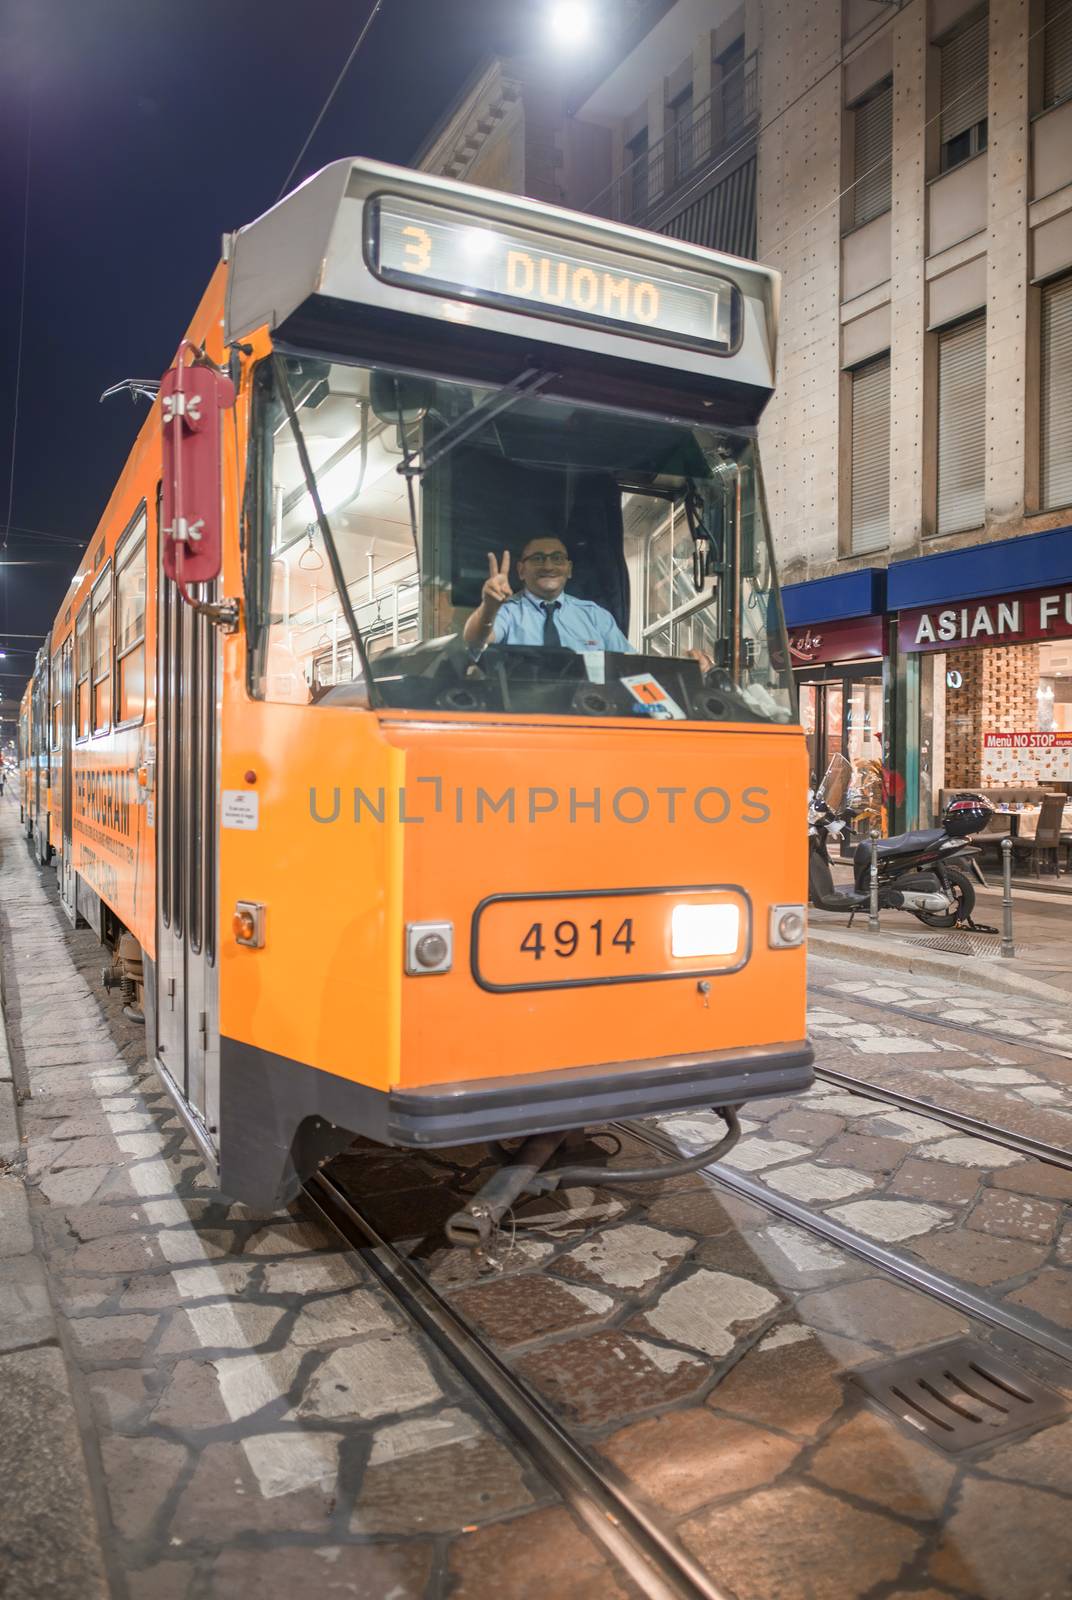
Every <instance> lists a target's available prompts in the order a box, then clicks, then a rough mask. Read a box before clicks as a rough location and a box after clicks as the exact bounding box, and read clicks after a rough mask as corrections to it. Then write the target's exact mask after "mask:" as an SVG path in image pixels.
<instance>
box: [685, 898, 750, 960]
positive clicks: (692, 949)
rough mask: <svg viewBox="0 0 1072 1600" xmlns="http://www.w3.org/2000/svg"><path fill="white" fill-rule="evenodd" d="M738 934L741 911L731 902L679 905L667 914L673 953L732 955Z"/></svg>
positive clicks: (739, 931)
mask: <svg viewBox="0 0 1072 1600" xmlns="http://www.w3.org/2000/svg"><path fill="white" fill-rule="evenodd" d="M740 937H741V912H740V908H739V907H738V906H733V905H707V906H696V905H691V906H690V905H681V906H675V907H674V909H673V911H672V912H671V914H670V953H671V955H674V956H732V955H733V954H734V952H735V951H736V949H737V946H738V943H739V942H740Z"/></svg>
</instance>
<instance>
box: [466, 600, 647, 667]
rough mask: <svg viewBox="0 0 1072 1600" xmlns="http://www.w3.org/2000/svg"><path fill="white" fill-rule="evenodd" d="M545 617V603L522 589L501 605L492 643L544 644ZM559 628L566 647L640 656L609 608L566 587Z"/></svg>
mask: <svg viewBox="0 0 1072 1600" xmlns="http://www.w3.org/2000/svg"><path fill="white" fill-rule="evenodd" d="M544 618H545V613H544V609H543V602H542V601H540V600H537V599H536V597H535V595H531V594H529V591H528V590H527V589H522V591H521V593H520V594H515V595H514V596H513V597H512V599H510V600H505V601H504V602H503V604H502V605H501V606H500V607H499V614H498V616H497V617H496V618H495V622H494V625H493V627H492V630H491V637H490V639H489V641H488V643H489V644H528V645H537V646H540V645H542V644H543V625H544ZM555 628H556V629H557V631H558V637H559V638H560V639H561V640H562V647H563V649H565V650H578V651H584V650H618V651H621V652H622V653H623V654H625V655H631V656H633V655H636V651H635V650H634V649H633V646H632V645H631V644H630V643H629V640H628V639H627V638H626V637H625V634H624V633H623V632H622V630H621V628H619V626H618V624H617V623H616V622H615V620H614V618H613V617H612V616H611V614H610V612H609V611H607V610H605V609H604V608H603V606H599V605H596V603H595V601H594V600H575V599H574V598H573V596H572V595H571V594H566V592H565V590H563V592H562V593H561V594H560V595H559V597H558V610H557V611H556V612H555Z"/></svg>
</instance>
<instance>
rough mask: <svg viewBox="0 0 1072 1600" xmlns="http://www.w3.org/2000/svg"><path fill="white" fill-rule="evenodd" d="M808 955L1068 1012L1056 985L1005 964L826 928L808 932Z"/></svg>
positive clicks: (1066, 1000)
mask: <svg viewBox="0 0 1072 1600" xmlns="http://www.w3.org/2000/svg"><path fill="white" fill-rule="evenodd" d="M808 953H809V954H810V955H814V956H829V957H832V958H833V959H835V960H837V959H839V958H842V959H845V960H849V961H856V962H859V960H860V957H861V956H865V957H869V958H870V963H869V964H874V965H878V964H881V965H882V966H883V967H889V968H892V969H894V970H895V971H897V972H914V973H916V974H917V975H918V976H919V977H929V978H947V979H953V980H954V981H956V982H957V983H967V984H973V985H976V986H978V987H980V988H984V989H989V990H990V991H991V993H993V992H994V991H997V992H998V993H999V994H1009V995H1018V996H1021V997H1024V998H1029V999H1033V1000H1047V1001H1049V1002H1050V1004H1051V1005H1058V1006H1060V1007H1061V1008H1062V1009H1064V1010H1067V1009H1068V1008H1069V1004H1070V1001H1072V996H1070V995H1069V994H1068V993H1067V992H1066V991H1065V990H1064V989H1059V988H1057V986H1056V984H1052V983H1043V981H1042V980H1041V979H1040V978H1028V977H1026V976H1024V975H1023V974H1021V973H1018V972H1010V971H1008V970H1007V967H1006V966H1005V964H1004V963H999V962H997V961H980V960H979V959H978V957H976V956H969V957H967V958H964V957H961V956H953V955H944V954H943V953H942V952H941V951H940V950H918V949H913V948H912V947H911V946H910V945H907V944H902V943H901V942H900V940H898V939H890V938H884V937H883V936H882V934H880V933H878V934H875V933H860V934H854V933H849V932H848V931H847V930H846V931H845V932H840V931H835V930H832V929H827V928H822V929H819V928H810V929H809V930H808Z"/></svg>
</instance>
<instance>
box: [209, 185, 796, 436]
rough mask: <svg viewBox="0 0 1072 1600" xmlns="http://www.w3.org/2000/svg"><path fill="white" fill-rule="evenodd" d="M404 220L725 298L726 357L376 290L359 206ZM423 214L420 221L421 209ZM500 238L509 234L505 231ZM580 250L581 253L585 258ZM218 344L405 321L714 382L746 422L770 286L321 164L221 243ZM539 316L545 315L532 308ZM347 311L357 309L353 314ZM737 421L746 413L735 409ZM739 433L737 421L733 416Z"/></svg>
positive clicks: (473, 193)
mask: <svg viewBox="0 0 1072 1600" xmlns="http://www.w3.org/2000/svg"><path fill="white" fill-rule="evenodd" d="M371 201H378V202H379V203H380V205H381V206H383V205H385V204H390V205H391V206H393V207H395V208H396V209H397V207H399V206H401V207H403V208H404V207H406V206H412V207H414V208H415V210H414V216H415V218H416V219H417V220H418V221H420V220H422V219H423V220H425V221H426V222H427V221H428V219H429V218H437V219H439V218H445V219H446V220H447V224H448V227H449V226H450V225H451V224H453V225H455V226H456V225H457V224H459V223H465V224H470V223H471V224H473V225H475V226H477V227H481V226H482V227H483V228H484V229H486V230H494V229H495V228H498V229H501V230H505V234H506V239H505V243H506V244H510V243H520V244H523V245H524V246H525V247H526V249H528V250H530V251H533V252H536V253H537V255H536V259H539V254H538V253H539V252H541V251H549V252H551V253H552V259H553V260H554V261H555V262H557V261H560V260H563V259H565V252H567V251H569V252H570V255H569V259H571V260H573V261H580V262H582V263H585V262H587V263H590V264H591V265H592V266H595V267H596V268H597V269H601V270H605V271H615V270H616V271H619V272H621V273H624V274H629V273H630V272H632V274H633V275H634V277H635V278H636V279H637V281H639V277H640V276H643V275H645V274H648V275H650V276H651V277H652V279H653V280H654V281H655V282H656V283H659V284H662V285H663V286H665V288H666V289H667V291H668V294H669V295H670V296H673V295H674V293H675V291H676V289H677V287H678V286H684V288H683V292H684V293H685V294H686V295H687V294H689V293H691V294H692V295H693V296H694V297H695V296H697V295H699V296H701V297H702V295H703V293H704V286H705V285H706V286H708V287H709V288H711V289H717V287H718V286H719V285H721V286H722V288H723V290H724V289H725V286H726V285H727V284H728V285H730V286H732V289H731V298H732V302H733V305H734V338H733V341H732V346H733V347H732V348H726V349H713V348H710V347H708V348H704V347H703V345H702V343H700V342H698V341H696V340H694V339H692V338H691V336H689V335H688V334H687V333H686V334H684V335H681V336H678V337H675V336H672V335H668V334H667V333H666V332H665V331H663V330H660V329H652V328H650V327H643V326H641V324H640V322H639V321H637V320H635V319H631V320H630V321H628V323H623V322H621V321H618V322H611V321H609V320H608V319H600V320H597V319H588V320H587V321H585V320H584V319H581V320H573V319H572V318H571V316H570V315H569V314H568V313H567V314H566V315H565V316H563V315H561V314H559V313H557V312H556V311H555V309H554V308H553V307H547V302H546V300H545V301H544V304H542V305H537V304H534V303H529V304H527V305H525V306H524V307H520V306H519V305H518V303H517V302H516V301H515V302H513V303H510V304H505V303H504V302H503V299H502V297H498V298H496V297H495V296H492V297H491V298H490V299H489V298H484V297H483V296H482V292H481V291H480V290H479V289H477V290H475V291H474V290H468V291H463V290H462V289H461V288H460V287H458V286H457V285H456V284H454V283H452V284H451V285H448V286H444V287H438V288H436V287H433V288H432V290H431V292H429V286H428V285H426V284H419V283H416V282H415V280H414V279H413V278H412V277H410V278H409V279H408V281H400V280H399V277H398V276H397V275H395V276H394V277H393V278H392V279H391V281H385V276H387V275H385V274H384V273H381V272H378V271H376V270H374V268H373V264H372V263H371V260H370V248H369V245H368V227H367V224H368V220H369V213H370V209H371V210H372V211H374V210H375V208H374V207H373V208H370V207H369V204H368V203H369V202H371ZM422 207H424V208H429V209H427V210H424V211H422V210H421V208H422ZM512 230H516V232H513V231H512ZM586 252H591V254H590V255H586V254H585V253H586ZM228 259H229V273H228V286H227V306H226V318H225V332H226V338H227V340H228V341H230V340H234V339H240V338H242V337H244V336H246V335H248V334H250V333H252V332H253V331H254V330H255V329H257V328H260V327H264V326H267V327H268V328H269V330H270V331H271V332H272V334H273V335H274V336H275V337H276V338H277V340H278V342H280V343H282V344H287V343H291V344H293V345H296V346H300V345H301V344H302V343H303V342H305V341H306V340H307V339H308V338H310V337H312V338H314V340H315V342H318V343H323V342H325V341H327V340H329V339H330V336H331V335H330V329H331V324H332V323H334V324H335V326H338V325H339V324H344V325H347V326H350V327H353V326H355V325H356V326H360V325H362V324H364V325H365V326H367V327H375V328H376V329H378V330H380V331H382V330H383V329H384V328H385V327H386V326H388V325H392V324H393V325H395V326H396V327H397V326H398V325H399V322H400V316H401V318H403V319H406V320H407V321H408V323H409V325H410V326H411V327H412V319H414V318H419V319H421V320H420V325H421V327H422V330H423V336H424V337H425V338H426V339H428V338H433V339H434V338H436V336H437V335H438V337H439V338H440V339H441V340H443V341H444V342H446V341H448V340H451V341H453V342H454V344H455V346H457V345H458V344H459V342H460V341H464V340H465V339H466V337H467V338H468V340H469V341H470V343H472V342H473V341H476V340H478V339H484V340H485V341H487V340H488V338H489V336H490V337H491V338H494V337H495V336H500V337H499V338H498V343H499V344H500V345H512V344H513V343H514V341H515V340H519V341H522V342H525V343H527V344H528V345H532V344H533V343H534V342H538V343H539V344H540V345H541V346H542V347H543V349H544V350H545V351H547V350H551V351H553V350H554V349H555V348H556V347H557V348H561V349H565V350H568V351H570V352H573V354H574V357H575V358H576V357H577V356H580V358H581V359H582V360H583V359H584V356H585V355H586V354H587V355H589V356H591V357H593V358H595V359H599V360H602V361H604V362H606V361H607V359H608V358H609V359H610V360H611V361H612V362H618V361H624V362H630V363H633V364H634V366H635V365H637V364H642V365H643V366H644V367H645V368H647V369H649V370H654V369H662V372H663V376H664V381H665V380H666V378H667V377H669V375H670V373H673V374H674V375H675V380H676V379H682V378H683V379H684V381H685V382H686V383H687V384H688V386H689V387H690V388H694V389H695V387H696V386H697V384H698V383H703V384H705V385H711V384H715V385H720V384H726V385H727V387H731V388H732V389H734V390H735V391H737V392H738V393H740V394H749V395H751V397H752V398H753V401H754V402H755V406H754V409H755V411H756V414H758V411H759V410H761V409H762V404H763V403H764V402H765V400H766V398H767V395H768V394H769V392H770V390H771V389H772V388H773V386H774V363H775V354H776V341H777V325H778V305H779V293H780V275H779V274H778V273H777V272H775V271H774V270H773V269H771V268H769V267H764V266H761V265H759V264H758V263H757V262H754V261H745V260H742V259H740V258H739V257H736V256H727V255H721V254H717V253H716V252H714V251H711V250H706V249H703V248H702V247H700V246H698V245H693V244H689V243H687V242H686V241H684V240H681V239H674V238H670V237H668V236H667V235H665V234H656V233H648V232H646V231H644V230H642V229H639V228H630V227H626V226H624V225H622V224H620V223H616V222H611V221H608V220H607V219H606V218H603V217H596V216H590V215H588V214H587V213H583V212H577V211H568V210H565V209H564V208H561V207H557V206H548V205H545V204H543V203H542V202H539V201H535V200H531V199H528V198H526V197H524V196H521V195H514V194H506V193H502V192H500V191H498V190H492V189H483V188H477V187H475V186H472V185H470V184H465V183H458V182H456V181H454V180H452V179H448V178H441V177H436V176H432V175H430V174H427V173H422V172H414V171H412V170H410V169H409V168H405V167H395V166H388V165H386V164H385V163H382V162H375V161H365V160H355V159H346V160H341V161H335V162H332V163H331V165H330V166H327V167H325V168H323V170H322V171H320V172H318V173H316V174H315V175H314V176H313V177H311V178H309V179H307V181H306V182H305V183H303V184H302V185H301V186H300V187H299V188H297V189H295V190H294V191H293V192H292V193H291V194H289V195H287V196H286V197H285V198H284V199H282V200H280V201H279V202H278V204H276V205H275V206H273V207H272V209H271V210H270V211H267V212H265V214H264V215H263V216H261V217H259V218H257V220H256V221H254V222H251V223H249V224H248V225H247V226H246V227H244V228H240V229H239V230H238V232H237V233H235V234H233V235H232V236H231V239H230V241H229V248H228ZM545 307H546V309H545ZM356 308H360V309H356ZM744 409H745V410H746V411H749V410H752V409H753V406H752V405H746V406H745V408H744ZM741 420H742V421H744V420H747V419H746V417H745V416H743V415H742V418H741Z"/></svg>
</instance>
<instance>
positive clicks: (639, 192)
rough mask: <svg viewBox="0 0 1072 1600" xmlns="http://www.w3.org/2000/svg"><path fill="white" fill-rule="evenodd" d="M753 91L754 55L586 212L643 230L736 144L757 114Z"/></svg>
mask: <svg viewBox="0 0 1072 1600" xmlns="http://www.w3.org/2000/svg"><path fill="white" fill-rule="evenodd" d="M758 90H759V56H758V52H757V53H755V54H753V55H750V56H749V57H748V58H747V60H745V61H742V63H741V65H740V66H739V67H735V68H734V69H733V71H732V72H728V73H727V74H726V75H725V77H724V78H723V79H722V81H721V82H720V83H719V85H718V87H717V89H714V90H712V92H711V93H710V94H709V95H708V96H707V98H706V99H704V100H701V101H700V103H699V104H698V105H696V106H693V108H692V110H691V111H689V112H688V113H687V114H686V115H685V116H683V117H682V118H681V119H680V120H679V121H678V122H675V123H674V125H673V127H672V128H670V130H669V131H668V132H667V133H666V134H665V135H664V136H663V138H661V139H660V140H659V141H658V143H657V144H653V145H652V147H651V149H650V150H647V151H645V152H644V154H643V155H642V156H639V157H638V158H637V160H636V161H634V162H633V163H632V165H631V166H628V167H626V168H625V170H624V171H623V172H621V173H620V174H619V175H618V177H617V178H615V180H614V182H613V183H612V184H610V186H609V187H608V188H606V189H604V190H603V191H602V193H600V194H597V195H596V197H595V199H594V200H591V201H590V202H589V204H588V205H587V207H586V208H585V209H586V210H588V211H592V212H594V213H595V214H596V215H597V216H600V217H610V218H611V220H612V221H614V222H631V223H633V224H634V225H636V226H638V227H642V226H643V225H644V224H645V223H646V222H647V220H648V218H649V217H650V216H651V215H652V213H653V212H655V211H656V210H657V209H658V208H659V207H660V206H661V205H662V204H663V202H664V201H666V200H669V199H672V198H673V196H674V195H675V194H676V193H677V191H678V190H680V189H681V188H683V187H684V185H685V184H686V183H688V182H689V181H690V180H691V179H693V178H695V177H698V176H699V175H700V173H702V172H703V171H704V170H705V169H708V168H710V167H711V166H713V165H714V163H715V162H716V161H718V160H719V159H721V157H723V156H725V155H726V154H728V153H729V152H730V151H731V150H732V149H733V148H734V146H735V145H737V144H739V143H740V142H741V140H742V138H743V137H744V136H745V134H746V133H747V132H748V130H749V129H750V128H751V126H752V124H753V123H754V122H755V120H756V116H757V114H758V111H759V92H758Z"/></svg>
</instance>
